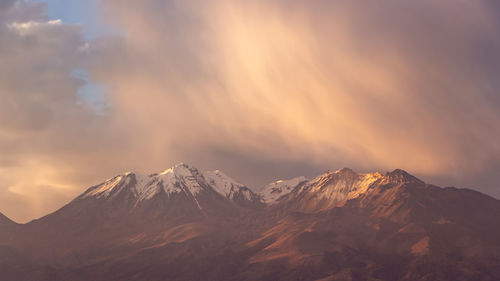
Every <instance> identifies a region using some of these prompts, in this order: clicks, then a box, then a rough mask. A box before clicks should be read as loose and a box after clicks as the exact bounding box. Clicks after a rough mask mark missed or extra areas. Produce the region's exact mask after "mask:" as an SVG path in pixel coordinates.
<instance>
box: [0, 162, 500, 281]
mask: <svg viewBox="0 0 500 281" xmlns="http://www.w3.org/2000/svg"><path fill="white" fill-rule="evenodd" d="M2 221H4V224H5V222H6V220H5V219H2V218H1V217H0V272H2V274H1V275H0V280H408V281H409V280H500V239H499V237H500V201H498V200H496V199H494V198H491V197H489V196H487V195H484V194H481V193H479V192H475V191H472V190H466V189H456V188H440V187H436V186H433V185H429V184H426V183H424V182H423V181H421V180H419V179H417V178H415V177H413V176H411V175H410V174H408V173H406V172H405V171H402V170H395V171H393V172H390V173H386V174H380V173H370V174H358V173H356V172H354V171H352V170H350V169H342V170H337V171H334V172H328V173H325V174H323V175H320V176H318V177H316V178H314V179H312V180H307V179H306V178H304V177H299V178H295V179H292V180H283V181H278V182H275V183H271V184H269V185H267V186H266V187H265V188H263V189H262V191H261V193H260V194H256V193H254V192H252V191H251V190H250V189H248V188H247V187H246V186H244V185H243V184H240V183H238V182H236V181H234V180H232V179H231V178H230V177H228V176H226V175H224V174H223V173H222V172H220V171H214V172H199V171H198V170H197V169H195V168H192V167H189V166H187V165H183V164H182V165H177V166H175V167H173V168H172V169H168V170H166V171H165V172H163V173H160V174H153V175H149V176H141V175H137V174H134V173H127V174H124V175H120V176H117V177H114V178H112V179H110V180H108V181H105V182H104V183H102V184H99V185H96V186H94V187H91V188H90V189H88V190H87V191H86V192H84V193H83V194H82V195H81V196H79V197H77V198H76V199H75V200H73V201H72V202H70V203H69V204H68V205H66V206H64V207H63V208H61V209H60V210H58V211H57V212H55V213H53V214H50V215H48V216H45V217H43V218H41V219H39V220H35V221H33V222H31V223H28V224H25V225H17V224H13V223H8V222H7V223H6V224H8V225H13V226H16V227H7V228H5V227H2ZM2 278H3V279H2Z"/></svg>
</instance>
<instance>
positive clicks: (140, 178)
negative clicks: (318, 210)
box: [77, 163, 259, 202]
mask: <svg viewBox="0 0 500 281" xmlns="http://www.w3.org/2000/svg"><path fill="white" fill-rule="evenodd" d="M201 192H205V193H214V192H215V193H217V194H219V195H221V196H223V197H224V198H227V199H229V200H239V201H242V200H243V201H244V200H248V201H259V197H258V196H257V195H256V194H254V193H253V192H252V191H251V190H250V189H249V188H248V187H246V186H245V185H243V184H240V183H238V182H236V181H235V180H233V179H231V178H230V177H229V176H227V175H225V174H224V173H223V172H221V171H219V170H216V171H206V172H200V171H199V170H198V169H197V168H195V167H192V166H189V165H187V164H185V163H179V164H177V165H175V166H173V167H171V168H169V169H166V170H164V171H163V172H161V173H154V174H150V175H142V174H139V173H135V172H127V173H124V174H121V175H118V176H115V177H113V178H111V179H108V180H106V181H105V182H103V183H101V184H99V185H96V186H93V187H91V188H89V189H88V190H87V191H86V192H84V193H83V194H82V195H81V196H79V197H78V198H77V199H86V198H97V199H110V200H112V199H115V198H118V197H120V198H123V197H125V198H132V200H135V201H136V202H142V201H146V200H149V199H152V198H155V197H156V196H166V197H171V196H174V195H176V194H184V195H185V196H187V197H189V198H194V199H196V198H197V196H198V194H199V193H201Z"/></svg>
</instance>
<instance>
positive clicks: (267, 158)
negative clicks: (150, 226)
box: [0, 0, 500, 222]
mask: <svg viewBox="0 0 500 281" xmlns="http://www.w3.org/2000/svg"><path fill="white" fill-rule="evenodd" d="M498 30H500V4H498V1H496V0H489V1H488V0H477V1H459V0H441V1H435V0H421V1H400V0H382V1H380V0H363V1H361V0H360V1H357V0H356V1H326V0H324V1H323V0H312V1H296V0H271V1H270V0H266V1H264V0H256V1H246V0H212V1H203V0H144V1H137V0H120V1H118V0H91V1H84V0H81V1H76V0H74V1H63V0H59V1H58V0H47V1H41V0H40V1H34V0H33V1H20V0H17V1H16V0H0V212H1V213H3V214H5V215H6V216H8V217H9V218H12V219H13V220H15V221H17V222H27V221H30V220H32V219H35V218H38V217H40V216H43V215H45V214H47V213H49V212H52V211H54V210H56V209H57V208H60V207H61V206H63V205H64V204H65V203H67V202H69V201H70V200H71V199H73V198H74V197H75V196H77V195H78V194H80V193H82V192H83V191H84V190H85V189H87V188H88V187H90V186H91V185H94V184H97V183H99V182H102V181H103V180H105V179H107V178H110V177H112V176H114V175H116V174H119V173H123V172H126V171H138V172H140V173H145V174H149V173H153V172H160V171H162V170H165V169H167V168H170V167H171V166H173V165H175V164H176V163H179V162H184V163H187V164H189V165H192V166H194V167H197V168H199V169H201V170H215V169H219V170H222V171H224V172H226V173H227V174H228V175H231V176H232V177H234V178H235V179H236V180H238V181H239V182H242V183H244V184H247V185H249V186H250V187H251V188H254V189H258V188H260V187H261V186H262V185H264V184H266V183H268V182H271V181H274V180H278V179H280V178H289V177H293V176H299V175H305V176H315V175H318V174H320V173H321V172H323V171H325V170H335V169H337V168H342V167H350V168H352V169H354V170H356V171H358V172H369V171H380V172H386V171H389V170H393V169H396V168H400V169H405V170H407V171H408V172H411V173H412V174H415V175H417V176H419V177H420V178H422V179H423V180H425V181H428V182H431V183H435V184H439V185H442V186H457V187H467V188H473V189H476V190H479V191H481V192H484V193H486V194H489V195H492V196H495V197H496V198H500V186H499V184H498V182H499V181H498V176H499V175H500V125H499V124H500V79H499V77H500V53H499V52H498V50H500V33H499V32H498Z"/></svg>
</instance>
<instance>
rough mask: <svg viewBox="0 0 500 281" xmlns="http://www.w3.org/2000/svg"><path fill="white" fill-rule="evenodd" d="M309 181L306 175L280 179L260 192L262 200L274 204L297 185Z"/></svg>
mask: <svg viewBox="0 0 500 281" xmlns="http://www.w3.org/2000/svg"><path fill="white" fill-rule="evenodd" d="M307 181H308V179H307V178H306V177H304V176H299V177H295V178H291V179H288V180H278V181H275V182H272V183H270V184H268V185H266V186H264V187H263V188H262V190H261V192H260V195H261V196H262V200H263V201H264V202H265V203H266V204H271V205H272V204H275V203H277V202H278V200H279V199H280V198H281V197H283V196H285V195H287V194H288V193H290V192H292V191H293V189H294V188H295V187H297V186H299V185H300V184H302V183H304V182H307Z"/></svg>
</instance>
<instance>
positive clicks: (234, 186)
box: [203, 170, 252, 200]
mask: <svg viewBox="0 0 500 281" xmlns="http://www.w3.org/2000/svg"><path fill="white" fill-rule="evenodd" d="M203 177H205V179H206V180H207V182H208V184H210V186H212V187H213V188H214V190H215V191H217V192H218V193H219V194H221V195H222V196H224V197H226V198H228V199H231V200H232V199H234V196H235V195H236V194H237V193H241V194H242V195H243V196H244V197H245V199H247V200H252V194H251V191H250V190H249V189H248V188H247V187H246V186H245V185H244V184H241V183H239V182H237V181H235V180H233V179H232V178H230V177H229V176H228V175H226V174H224V173H223V172H221V171H219V170H215V171H206V172H203Z"/></svg>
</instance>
